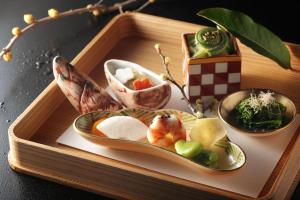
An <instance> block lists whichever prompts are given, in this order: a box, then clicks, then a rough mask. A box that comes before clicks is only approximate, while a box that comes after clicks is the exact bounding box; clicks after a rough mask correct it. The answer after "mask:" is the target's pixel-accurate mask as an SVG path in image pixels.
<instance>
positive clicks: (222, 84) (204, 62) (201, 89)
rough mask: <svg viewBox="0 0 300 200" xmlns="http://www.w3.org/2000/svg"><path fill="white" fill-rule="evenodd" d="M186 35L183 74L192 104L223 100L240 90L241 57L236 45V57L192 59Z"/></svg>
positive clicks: (184, 38)
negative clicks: (199, 100) (215, 99)
mask: <svg viewBox="0 0 300 200" xmlns="http://www.w3.org/2000/svg"><path fill="white" fill-rule="evenodd" d="M186 35H188V34H184V35H183V52H184V62H183V74H184V84H186V86H187V89H188V95H189V99H190V101H191V102H193V103H194V102H195V101H196V100H197V99H202V100H203V101H204V102H207V101H210V100H211V99H213V98H217V99H219V100H220V99H221V98H222V97H224V96H225V95H227V94H229V93H232V92H234V91H237V90H239V89H240V82H241V55H240V51H239V49H238V46H237V45H236V42H235V45H236V50H237V51H236V52H237V54H236V55H227V56H217V57H211V58H197V59H193V58H191V57H190V54H189V51H188V45H187V43H186Z"/></svg>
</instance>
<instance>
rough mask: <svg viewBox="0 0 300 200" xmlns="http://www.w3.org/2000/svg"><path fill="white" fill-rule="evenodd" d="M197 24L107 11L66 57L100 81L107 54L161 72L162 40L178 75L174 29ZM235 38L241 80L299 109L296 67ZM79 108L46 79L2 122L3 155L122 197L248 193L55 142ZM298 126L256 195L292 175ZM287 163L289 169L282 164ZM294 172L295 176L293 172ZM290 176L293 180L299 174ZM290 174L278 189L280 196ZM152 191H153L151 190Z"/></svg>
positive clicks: (295, 50) (28, 168)
mask: <svg viewBox="0 0 300 200" xmlns="http://www.w3.org/2000/svg"><path fill="white" fill-rule="evenodd" d="M199 28H200V26H198V25H194V24H190V23H184V22H178V21H175V20H169V19H165V18H160V17H154V16H149V15H145V14H130V13H128V14H124V15H122V16H118V17H116V18H114V19H113V20H112V21H111V22H110V23H109V24H108V25H107V26H106V27H105V28H104V29H103V30H102V31H101V32H100V33H99V34H98V35H97V36H96V37H95V38H94V39H93V40H92V41H91V42H90V43H89V45H87V47H86V48H85V49H84V50H83V51H82V52H81V53H80V54H79V55H78V56H77V57H76V58H75V59H74V60H73V61H72V63H73V64H74V65H75V66H76V68H77V69H78V70H80V71H82V72H84V73H89V74H90V75H91V77H92V78H93V79H94V80H95V81H96V82H98V83H99V84H100V85H101V86H102V87H106V86H107V83H106V80H105V77H104V72H103V62H104V61H105V60H107V59H110V58H117V59H124V60H129V61H132V62H136V63H138V64H140V65H142V66H145V67H147V68H149V69H151V70H153V71H154V72H156V73H161V72H163V67H162V65H161V61H160V59H159V57H158V55H157V53H156V52H155V50H154V48H153V46H154V44H155V43H161V47H162V50H163V52H164V54H166V55H168V56H169V57H170V58H171V67H170V69H171V71H172V73H173V75H174V77H175V79H177V80H178V81H179V82H182V61H183V55H182V52H181V36H182V34H183V33H186V32H195V31H197V30H198V29H199ZM239 45H240V50H241V54H242V88H253V87H255V88H270V89H274V90H275V91H278V92H281V93H284V94H286V95H287V96H289V97H290V98H291V99H292V100H293V101H294V102H295V104H296V106H297V109H298V110H300V101H297V99H300V93H299V92H297V91H299V89H300V72H297V71H292V70H284V69H282V68H280V67H279V66H278V65H277V64H276V63H274V62H273V61H271V60H269V59H267V58H264V57H262V56H260V55H258V54H256V53H254V52H253V51H252V50H251V49H249V48H247V47H245V46H244V45H241V44H240V43H239ZM289 48H290V50H291V53H292V66H293V68H294V69H295V70H300V67H299V66H300V60H299V57H297V55H299V53H300V46H297V45H292V44H289ZM77 115H78V114H77V113H76V111H75V109H73V108H72V107H71V105H70V104H69V102H67V100H66V98H65V97H64V96H63V94H62V93H61V91H60V90H59V88H58V87H57V86H56V84H55V83H54V82H52V83H51V84H50V85H49V86H48V87H47V88H46V90H45V91H44V92H43V93H42V94H41V95H40V96H39V97H38V98H37V99H36V100H35V101H34V102H33V103H32V104H31V105H30V106H29V107H28V108H27V109H26V110H25V111H24V113H22V114H21V115H20V116H19V117H18V119H17V120H16V121H15V122H14V123H13V124H12V125H11V127H10V128H9V139H10V148H11V150H10V156H9V159H10V160H9V161H10V164H11V166H12V168H14V169H15V170H18V171H21V172H24V173H28V174H31V175H34V176H38V177H41V178H45V179H47V180H52V181H56V182H59V183H62V184H67V185H71V186H73V187H77V188H82V189H86V190H89V191H93V192H96V193H101V194H104V195H109V196H112V197H116V198H129V199H155V198H156V199H157V198H159V199H162V198H164V199H179V198H188V199H197V197H199V195H202V196H201V197H203V198H207V199H215V198H218V199H227V198H238V199H252V198H250V197H247V196H244V195H241V194H237V193H232V192H228V191H223V190H219V189H216V188H213V187H209V186H206V185H204V184H197V183H193V182H190V181H187V180H182V179H179V178H176V177H171V176H167V175H164V174H160V173H157V172H153V171H150V170H146V169H142V168H139V167H136V166H132V165H129V164H125V163H122V162H119V161H116V160H112V159H108V158H104V157H101V156H97V155H93V154H91V153H87V152H83V151H80V150H77V149H73V148H69V147H66V146H63V145H60V144H58V143H56V142H55V141H56V139H57V138H58V137H59V136H60V134H61V133H62V132H63V131H64V130H65V129H66V128H67V127H69V126H70V124H71V123H72V121H73V120H74V119H75V117H76V116H77ZM299 140H300V139H299V131H297V134H296V135H295V136H294V138H293V140H292V141H291V142H290V144H289V146H288V147H287V149H286V151H285V153H284V155H283V156H282V158H281V160H280V161H279V163H278V164H277V166H276V168H275V170H274V171H273V173H272V175H271V177H270V179H269V181H268V182H267V184H266V185H265V187H264V189H263V190H262V192H261V194H260V196H259V199H267V198H270V197H272V196H273V195H274V194H276V195H279V194H278V193H276V192H278V191H279V190H277V189H278V188H279V189H280V186H281V185H282V182H281V181H282V180H284V174H288V173H290V175H289V177H290V179H293V180H294V176H295V174H296V171H298V169H299V167H297V166H296V165H294V167H291V166H292V165H293V164H292V156H294V155H298V154H299V150H298V149H297V148H298V147H299V145H300V144H299ZM288 169H289V171H288ZM297 177H298V176H297ZM297 177H296V179H295V180H297V179H298V178H297ZM295 184H296V181H295V182H293V183H290V186H289V187H288V188H284V189H281V191H282V192H281V195H283V196H284V197H286V196H287V195H289V194H290V193H291V192H292V189H289V188H293V187H294V185H295ZM157 191H160V192H159V193H157Z"/></svg>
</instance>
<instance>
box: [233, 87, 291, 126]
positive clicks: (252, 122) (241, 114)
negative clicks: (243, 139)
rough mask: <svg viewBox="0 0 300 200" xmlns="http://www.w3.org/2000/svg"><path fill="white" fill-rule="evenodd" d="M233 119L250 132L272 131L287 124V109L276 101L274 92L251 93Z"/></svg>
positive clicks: (238, 107) (237, 107)
mask: <svg viewBox="0 0 300 200" xmlns="http://www.w3.org/2000/svg"><path fill="white" fill-rule="evenodd" d="M232 114H233V117H234V119H235V121H236V123H237V124H238V125H240V126H241V127H243V128H246V129H248V130H253V131H255V130H272V129H276V128H280V127H282V126H283V125H284V124H285V123H286V107H285V106H284V105H283V104H282V103H280V102H277V101H276V98H275V97H274V92H270V91H267V92H262V91H261V92H260V93H259V94H258V95H257V94H254V93H251V94H250V97H248V98H246V99H244V100H242V101H241V102H240V103H239V104H238V105H237V106H236V107H235V109H234V111H233V113H232Z"/></svg>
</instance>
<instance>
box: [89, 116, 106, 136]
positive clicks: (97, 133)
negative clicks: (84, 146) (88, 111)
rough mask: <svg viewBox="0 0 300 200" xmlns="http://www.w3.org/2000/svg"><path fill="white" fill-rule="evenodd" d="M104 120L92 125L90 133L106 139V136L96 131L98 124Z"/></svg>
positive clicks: (102, 119)
mask: <svg viewBox="0 0 300 200" xmlns="http://www.w3.org/2000/svg"><path fill="white" fill-rule="evenodd" d="M105 119H106V118H101V119H99V120H97V121H96V122H95V123H94V124H93V127H92V132H93V133H94V134H96V135H99V136H101V137H106V135H105V134H104V133H102V132H101V131H99V130H98V129H97V126H98V124H100V123H101V122H103V121H104V120H105Z"/></svg>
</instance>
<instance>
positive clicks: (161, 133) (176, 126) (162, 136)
mask: <svg viewBox="0 0 300 200" xmlns="http://www.w3.org/2000/svg"><path fill="white" fill-rule="evenodd" d="M147 139H148V141H149V143H150V144H153V145H156V146H160V147H174V144H175V143H176V142H177V141H178V140H181V139H182V140H186V130H185V128H184V126H183V124H182V122H181V121H180V120H179V118H178V117H177V116H176V115H157V116H155V117H154V119H153V121H152V123H151V125H150V126H149V129H148V132H147Z"/></svg>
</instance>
